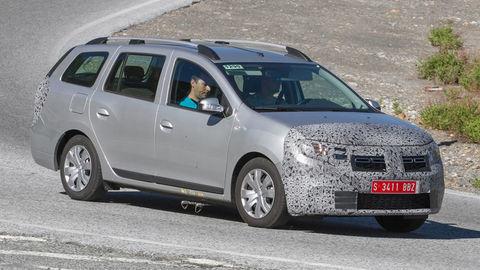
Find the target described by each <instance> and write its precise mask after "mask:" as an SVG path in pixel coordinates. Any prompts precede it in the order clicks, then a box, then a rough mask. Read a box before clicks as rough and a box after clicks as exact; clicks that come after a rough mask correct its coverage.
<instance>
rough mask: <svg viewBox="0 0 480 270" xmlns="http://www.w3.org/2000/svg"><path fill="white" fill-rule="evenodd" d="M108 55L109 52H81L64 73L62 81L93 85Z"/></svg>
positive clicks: (87, 85)
mask: <svg viewBox="0 0 480 270" xmlns="http://www.w3.org/2000/svg"><path fill="white" fill-rule="evenodd" d="M107 56H108V53H107V52H88V53H81V54H79V55H78V56H77V57H75V59H73V61H72V63H71V64H70V65H69V66H68V68H67V70H66V71H65V73H63V76H62V81H64V82H68V83H73V84H78V85H81V86H86V87H91V86H92V85H93V84H94V83H95V80H96V79H97V77H98V73H100V70H101V69H102V66H103V64H104V63H105V60H106V59H107Z"/></svg>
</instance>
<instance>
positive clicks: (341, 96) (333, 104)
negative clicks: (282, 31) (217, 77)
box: [218, 63, 373, 112]
mask: <svg viewBox="0 0 480 270" xmlns="http://www.w3.org/2000/svg"><path fill="white" fill-rule="evenodd" d="M218 65H219V67H220V69H221V70H223V72H224V73H225V75H226V76H227V78H228V79H229V80H230V82H231V84H232V85H233V86H234V87H235V88H236V89H235V90H236V91H237V93H238V94H239V95H240V97H241V98H242V99H243V101H244V102H245V103H246V104H247V105H248V106H249V107H250V108H252V109H254V110H258V111H262V110H264V111H278V110H282V111H359V112H373V110H372V109H370V107H369V106H368V105H367V104H366V103H365V102H364V101H363V100H362V99H361V98H360V97H359V96H358V95H357V94H356V93H354V92H353V91H352V90H350V89H349V88H348V87H347V86H346V85H345V84H344V83H343V82H342V81H340V80H339V79H337V78H336V77H335V76H333V75H332V74H331V73H330V72H328V71H327V70H325V69H324V68H322V67H321V66H319V65H315V64H279V63H228V64H225V63H221V64H218Z"/></svg>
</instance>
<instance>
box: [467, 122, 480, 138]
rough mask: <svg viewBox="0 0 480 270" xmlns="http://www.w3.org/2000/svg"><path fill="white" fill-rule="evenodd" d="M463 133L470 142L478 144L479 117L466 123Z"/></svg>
mask: <svg viewBox="0 0 480 270" xmlns="http://www.w3.org/2000/svg"><path fill="white" fill-rule="evenodd" d="M464 133H465V135H466V136H467V137H468V138H469V139H470V140H471V141H472V142H476V143H480V117H478V118H477V119H475V120H472V121H469V122H467V123H466V124H465V128H464Z"/></svg>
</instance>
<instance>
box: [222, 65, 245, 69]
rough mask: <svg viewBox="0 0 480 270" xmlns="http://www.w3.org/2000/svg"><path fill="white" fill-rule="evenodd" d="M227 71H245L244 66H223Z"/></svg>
mask: <svg viewBox="0 0 480 270" xmlns="http://www.w3.org/2000/svg"><path fill="white" fill-rule="evenodd" d="M223 68H224V69H226V70H233V69H243V67H242V65H223Z"/></svg>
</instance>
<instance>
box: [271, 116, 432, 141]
mask: <svg viewBox="0 0 480 270" xmlns="http://www.w3.org/2000/svg"><path fill="white" fill-rule="evenodd" d="M262 114H263V115H264V116H265V117H268V118H271V119H272V120H276V121H279V122H282V123H284V124H286V125H288V126H290V128H291V129H292V131H293V132H295V133H297V136H299V137H302V138H304V139H310V140H315V141H319V142H325V143H333V144H345V145H362V146H387V145H388V146H414V145H425V144H428V143H430V142H432V141H433V139H432V137H431V136H430V135H429V134H428V133H426V132H425V131H424V130H422V129H421V128H419V127H417V126H414V125H412V124H410V123H407V122H405V121H402V120H400V119H398V118H395V117H392V116H389V115H386V114H383V113H358V112H272V113H270V112H268V113H262Z"/></svg>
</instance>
